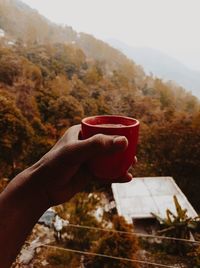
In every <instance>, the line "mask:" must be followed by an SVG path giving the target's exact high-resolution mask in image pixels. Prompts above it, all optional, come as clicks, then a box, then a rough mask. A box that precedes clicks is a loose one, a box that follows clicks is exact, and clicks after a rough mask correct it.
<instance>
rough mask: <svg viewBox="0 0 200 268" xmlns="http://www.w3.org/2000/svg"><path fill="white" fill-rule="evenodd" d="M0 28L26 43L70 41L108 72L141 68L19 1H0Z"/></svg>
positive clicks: (103, 45) (98, 41)
mask: <svg viewBox="0 0 200 268" xmlns="http://www.w3.org/2000/svg"><path fill="white" fill-rule="evenodd" d="M0 29H3V30H4V31H5V33H6V34H7V35H8V36H9V37H10V38H13V39H15V40H22V41H23V42H25V43H27V44H33V43H39V44H47V43H71V44H73V45H75V46H78V47H79V48H81V49H82V50H83V51H84V53H85V54H86V56H87V57H88V58H89V59H94V60H98V61H100V62H104V63H106V64H105V68H106V69H107V70H108V71H109V70H113V69H116V70H120V69H123V68H124V66H125V68H126V66H128V67H129V69H130V68H132V73H133V74H135V73H137V72H141V71H142V70H141V69H138V68H137V67H136V66H135V64H134V62H133V61H132V60H130V59H128V58H127V56H125V55H124V54H123V53H121V52H120V51H119V50H117V49H115V48H113V47H111V46H110V45H109V44H107V43H105V42H103V41H101V40H98V39H96V38H95V37H93V36H92V35H90V34H86V33H78V32H76V31H75V30H74V29H73V28H72V27H71V26H60V25H57V24H55V23H52V22H51V21H49V20H48V19H46V18H45V17H44V16H42V15H41V14H39V13H38V11H37V10H34V9H32V8H30V7H29V6H28V5H26V4H24V3H23V2H21V1H20V0H0ZM130 66H131V67H130ZM142 72H143V71H142Z"/></svg>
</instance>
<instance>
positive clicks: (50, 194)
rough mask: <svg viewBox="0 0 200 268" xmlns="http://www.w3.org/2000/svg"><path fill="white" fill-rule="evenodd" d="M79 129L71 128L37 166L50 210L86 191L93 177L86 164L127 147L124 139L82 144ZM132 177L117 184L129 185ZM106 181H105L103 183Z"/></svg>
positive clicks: (96, 138)
mask: <svg viewBox="0 0 200 268" xmlns="http://www.w3.org/2000/svg"><path fill="white" fill-rule="evenodd" d="M79 133H80V125H76V126H73V127H71V128H70V129H68V130H67V131H66V133H65V134H64V135H63V137H62V138H61V139H60V140H59V141H58V142H57V143H56V145H55V146H54V147H53V148H52V149H51V150H50V151H49V152H48V153H47V154H46V155H45V156H43V157H42V158H41V160H40V161H39V162H38V163H36V164H35V165H34V166H33V168H34V169H35V168H36V172H35V174H36V177H37V179H36V178H34V180H37V182H38V183H39V184H40V185H39V187H40V188H41V189H42V191H43V193H45V194H46V196H47V198H48V202H49V206H52V205H57V204H60V203H63V202H65V201H67V200H69V199H70V198H71V197H72V196H73V195H74V194H75V193H77V192H79V191H81V190H83V189H84V187H85V186H86V184H87V183H88V182H89V180H91V179H94V176H93V175H92V174H91V173H89V172H88V170H87V168H86V164H87V161H88V160H89V159H91V158H94V157H95V156H98V155H99V154H105V155H106V154H110V153H115V152H118V151H123V150H125V149H126V147H127V145H128V141H127V139H126V138H125V137H121V136H107V135H103V134H98V135H95V136H93V137H91V138H89V139H86V140H79V139H78V136H79ZM131 179H132V175H131V174H130V173H128V172H127V174H126V175H125V176H124V177H123V178H116V180H115V182H128V181H130V180H131ZM104 181H106V179H105V180H104Z"/></svg>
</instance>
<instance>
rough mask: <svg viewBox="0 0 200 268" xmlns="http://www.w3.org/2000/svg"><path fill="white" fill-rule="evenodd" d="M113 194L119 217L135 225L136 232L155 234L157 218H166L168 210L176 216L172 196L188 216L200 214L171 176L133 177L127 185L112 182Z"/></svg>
mask: <svg viewBox="0 0 200 268" xmlns="http://www.w3.org/2000/svg"><path fill="white" fill-rule="evenodd" d="M112 191H113V196H114V200H115V203H116V208H117V211H118V214H119V215H122V216H124V218H125V219H126V220H127V222H129V223H134V227H135V231H136V232H145V233H146V232H147V233H149V232H152V231H153V230H154V229H156V222H157V221H156V219H155V218H154V217H153V215H152V214H151V213H154V214H156V215H158V216H160V217H161V218H165V217H166V210H167V209H170V211H171V212H173V213H174V214H176V208H175V204H174V200H173V196H174V195H176V197H177V199H178V201H179V203H180V205H181V207H182V208H184V209H187V215H188V216H189V217H196V216H197V213H196V211H195V210H194V208H193V207H192V205H191V204H190V203H189V201H188V200H187V198H186V197H185V195H184V194H183V192H182V191H181V190H180V188H179V187H178V185H177V184H176V183H175V181H174V179H173V178H172V177H146V178H134V179H133V180H132V181H131V182H128V183H121V184H120V183H113V184H112Z"/></svg>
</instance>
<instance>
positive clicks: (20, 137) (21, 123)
mask: <svg viewBox="0 0 200 268" xmlns="http://www.w3.org/2000/svg"><path fill="white" fill-rule="evenodd" d="M32 135H33V130H32V128H31V126H30V125H29V123H28V121H27V120H26V119H25V118H24V117H23V115H22V114H21V112H20V110H19V109H18V108H17V107H16V106H15V104H14V103H13V101H12V100H9V99H7V98H6V97H4V96H0V159H1V161H3V162H6V163H7V165H8V166H9V167H10V169H11V171H10V172H9V171H7V172H5V173H6V174H5V175H11V176H14V174H15V172H16V170H17V168H19V167H18V164H19V162H20V159H22V157H23V156H24V155H25V153H26V152H27V148H28V144H29V142H30V139H31V136H32Z"/></svg>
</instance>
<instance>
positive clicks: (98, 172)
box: [81, 115, 139, 179]
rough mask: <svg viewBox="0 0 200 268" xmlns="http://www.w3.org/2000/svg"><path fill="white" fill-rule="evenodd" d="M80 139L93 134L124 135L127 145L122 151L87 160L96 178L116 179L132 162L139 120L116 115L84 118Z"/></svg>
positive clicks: (121, 175) (124, 172)
mask: <svg viewBox="0 0 200 268" xmlns="http://www.w3.org/2000/svg"><path fill="white" fill-rule="evenodd" d="M81 125H82V139H88V138H90V137H91V136H93V135H95V134H99V133H102V134H105V135H119V136H125V137H126V138H127V140H128V147H127V149H126V150H125V151H123V152H118V153H113V154H110V155H107V156H105V155H102V156H98V157H96V158H95V159H92V160H90V161H89V162H88V166H89V169H90V170H91V172H92V173H93V174H94V175H95V176H96V177H98V178H104V179H105V178H108V179H117V178H120V177H123V175H124V174H126V172H127V170H128V169H129V168H130V166H131V165H132V164H133V163H134V159H135V155H136V147H137V142H138V134H139V121H138V120H136V119H134V118H130V117H124V116H118V115H100V116H91V117H87V118H84V119H83V120H82V122H81Z"/></svg>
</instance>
